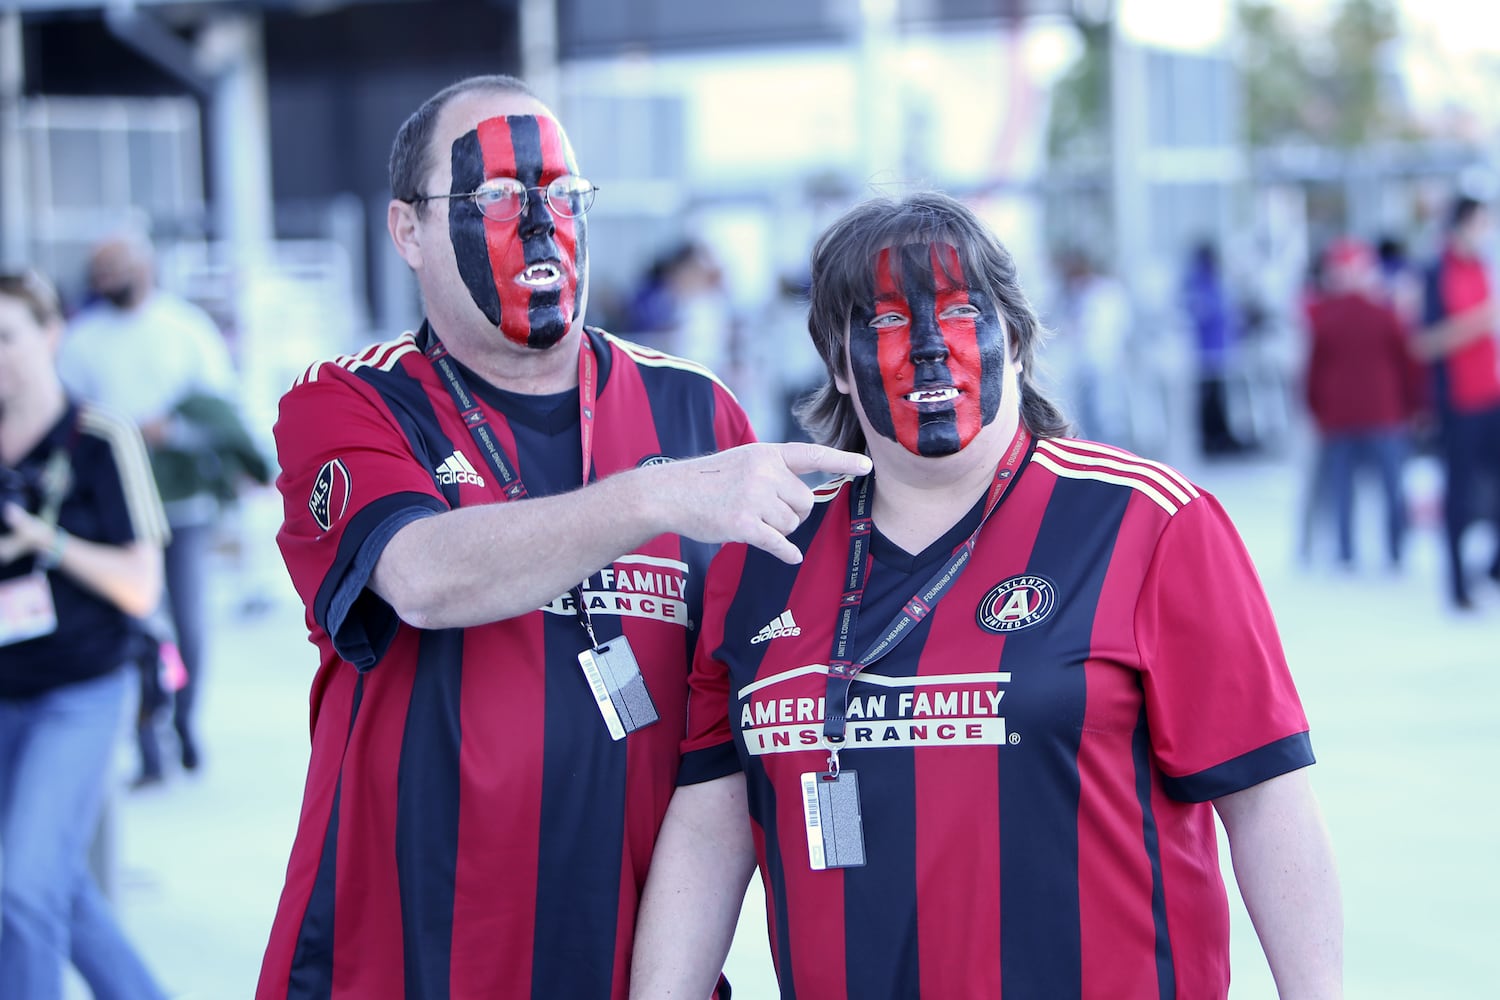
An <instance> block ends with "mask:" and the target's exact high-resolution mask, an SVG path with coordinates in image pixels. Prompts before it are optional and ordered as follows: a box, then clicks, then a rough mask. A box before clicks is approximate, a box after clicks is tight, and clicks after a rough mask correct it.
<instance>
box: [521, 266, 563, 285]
mask: <svg viewBox="0 0 1500 1000" xmlns="http://www.w3.org/2000/svg"><path fill="white" fill-rule="evenodd" d="M557 276H558V272H557V268H555V267H553V266H552V265H551V264H532V265H531V266H530V267H528V268H527V269H526V270H524V271H522V272H521V280H522V281H523V282H525V283H526V284H528V285H550V284H551V283H552V282H554V281H556V280H557Z"/></svg>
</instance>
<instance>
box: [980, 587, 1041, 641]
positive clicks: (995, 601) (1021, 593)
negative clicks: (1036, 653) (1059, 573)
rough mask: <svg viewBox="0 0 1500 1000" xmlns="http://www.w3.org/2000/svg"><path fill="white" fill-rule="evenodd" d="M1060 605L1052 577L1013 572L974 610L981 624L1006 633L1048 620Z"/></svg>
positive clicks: (984, 627)
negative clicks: (1049, 578) (1022, 574)
mask: <svg viewBox="0 0 1500 1000" xmlns="http://www.w3.org/2000/svg"><path fill="white" fill-rule="evenodd" d="M1056 607H1057V591H1056V589H1055V588H1053V586H1052V581H1050V580H1048V579H1046V578H1045V577H1040V576H1030V575H1027V576H1013V577H1011V578H1010V579H1009V580H1003V581H1001V582H1000V583H999V584H997V585H996V586H995V588H994V589H993V590H991V591H990V592H989V593H988V594H985V595H984V600H982V601H980V602H979V607H978V608H977V609H976V610H975V612H974V620H975V621H977V622H978V623H979V627H980V628H982V629H985V630H986V631H989V632H995V633H998V634H1002V635H1003V634H1004V633H1006V632H1014V631H1016V630H1017V629H1023V628H1027V627H1029V626H1031V625H1035V624H1037V623H1038V622H1043V621H1046V620H1047V619H1048V618H1049V617H1050V616H1051V615H1052V611H1053V609H1054V608H1056Z"/></svg>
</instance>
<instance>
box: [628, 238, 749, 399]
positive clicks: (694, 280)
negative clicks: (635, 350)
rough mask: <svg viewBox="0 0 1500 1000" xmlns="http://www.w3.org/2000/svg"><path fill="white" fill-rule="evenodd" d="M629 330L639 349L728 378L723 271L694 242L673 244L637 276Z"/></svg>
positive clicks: (729, 329)
mask: <svg viewBox="0 0 1500 1000" xmlns="http://www.w3.org/2000/svg"><path fill="white" fill-rule="evenodd" d="M628 316H629V328H630V330H631V332H632V334H633V335H643V336H637V339H638V340H639V341H640V342H641V343H643V344H648V345H650V346H653V347H659V348H660V349H661V350H664V351H667V352H669V353H672V354H678V355H681V356H682V357H685V358H688V359H690V360H692V361H696V362H698V363H699V364H701V365H704V366H706V367H707V368H708V369H709V370H710V371H713V372H728V371H729V370H730V368H731V366H732V363H733V360H734V351H733V346H734V345H733V343H732V340H733V334H734V316H733V310H732V308H731V305H730V302H729V296H728V292H727V289H726V288H725V284H724V269H723V267H722V266H721V265H720V264H719V261H718V259H717V258H716V257H715V256H714V252H713V250H712V249H711V248H710V247H709V246H708V245H707V244H706V243H704V242H702V241H701V240H697V239H685V240H682V241H681V242H679V243H677V244H675V245H674V246H672V247H671V248H669V249H668V250H666V251H665V252H663V253H662V254H661V255H659V256H658V257H657V258H656V259H655V260H653V261H652V263H651V266H650V267H648V268H647V269H646V272H645V273H644V274H643V275H642V276H641V279H640V283H639V285H638V286H637V288H636V290H635V292H634V293H633V294H632V296H631V299H630V309H629V314H628Z"/></svg>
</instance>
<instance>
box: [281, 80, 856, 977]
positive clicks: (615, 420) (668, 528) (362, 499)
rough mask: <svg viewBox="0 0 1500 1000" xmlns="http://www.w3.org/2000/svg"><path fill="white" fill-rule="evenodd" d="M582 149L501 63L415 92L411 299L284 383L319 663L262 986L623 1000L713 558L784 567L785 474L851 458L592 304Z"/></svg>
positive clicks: (799, 497) (287, 541)
mask: <svg viewBox="0 0 1500 1000" xmlns="http://www.w3.org/2000/svg"><path fill="white" fill-rule="evenodd" d="M581 169H582V168H581V166H580V164H579V161H578V158H577V157H576V156H575V155H574V152H573V149H572V146H571V144H570V143H569V141H568V137H567V133H566V132H565V131H564V129H563V127H562V124H561V123H560V122H559V121H558V120H557V118H556V117H555V116H554V115H553V114H552V112H551V111H550V110H549V109H548V108H547V106H546V105H545V104H543V103H542V102H541V101H539V100H538V99H537V98H536V97H535V96H534V95H532V94H531V92H530V91H529V90H528V89H527V88H526V86H525V84H523V83H522V82H521V81H519V80H515V79H513V78H510V77H476V78H472V79H468V80H463V81H460V82H459V83H457V84H454V85H453V86H451V87H449V88H447V89H446V90H444V91H442V92H440V93H439V94H437V95H436V96H434V97H433V98H431V99H430V100H429V101H428V102H427V103H426V104H425V105H424V106H423V107H422V108H420V109H419V110H418V111H417V112H416V113H415V114H413V115H412V117H411V118H410V119H408V121H407V122H406V124H405V125H404V126H403V127H402V129H401V131H400V132H399V134H398V135H397V137H396V142H395V146H394V149H393V150H392V154H391V189H392V191H391V193H392V196H393V197H392V200H391V203H390V206H389V214H388V222H389V228H390V233H391V238H392V241H393V242H394V244H395V246H396V249H397V251H398V252H399V253H400V254H401V255H402V258H403V259H404V260H405V261H406V262H407V263H408V264H409V265H410V266H411V268H412V271H413V273H414V274H415V275H416V278H417V282H418V284H419V285H420V287H421V290H422V300H423V305H424V308H425V311H426V318H425V321H424V322H423V323H422V325H421V327H420V328H419V329H417V330H416V331H413V332H410V333H407V334H404V335H402V336H400V337H398V338H396V339H394V340H392V341H390V342H387V343H384V344H376V345H373V346H371V347H369V348H368V349H366V350H364V351H362V352H360V353H358V354H354V355H349V356H347V357H343V358H338V359H335V360H332V361H328V362H324V363H320V364H317V365H314V366H313V367H312V368H311V369H309V370H308V372H307V374H306V375H305V376H304V377H303V378H301V379H299V380H298V382H297V384H296V385H295V386H294V387H293V388H292V389H291V390H290V391H289V392H288V393H287V394H286V396H285V397H283V399H282V402H281V410H280V416H279V419H278V421H277V423H276V428H275V434H276V441H277V453H278V458H279V460H280V466H281V470H282V472H281V476H280V478H279V480H278V483H277V485H278V488H279V489H280V490H281V493H282V495H283V498H284V500H285V505H286V517H285V521H284V523H283V525H282V529H281V531H280V533H279V535H278V542H279V544H280V546H281V550H282V554H283V556H284V558H285V560H286V564H287V568H288V571H289V573H290V575H291V577H292V580H293V582H294V583H295V584H296V586H297V588H298V591H299V593H300V594H301V596H302V598H303V600H304V602H305V603H306V607H307V618H308V624H309V631H310V638H311V639H312V641H313V642H314V644H315V645H316V646H317V648H318V650H319V654H320V656H321V667H320V670H319V673H318V675H317V679H316V681H315V682H314V686H313V699H312V711H313V725H312V753H311V761H310V764H309V771H308V781H307V790H306V803H305V806H304V809H303V813H302V819H301V823H300V826H299V829H298V831H297V836H296V840H295V842H294V844H293V845H292V854H291V861H290V863H289V864H288V867H287V880H286V886H285V889H284V891H283V894H282V898H281V904H280V907H279V909H278V911H277V914H276V920H275V923H274V925H273V927H272V929H271V937H270V942H269V944H268V946H267V948H266V954H265V960H264V963H263V965H262V968H261V977H260V984H259V988H258V991H257V994H256V995H257V997H258V998H260V1000H272V998H275V1000H293V998H301V997H307V996H313V995H318V996H333V997H351V998H358V1000H398V998H401V1000H422V998H429V1000H436V998H446V997H450V996H451V997H484V998H486V1000H532V998H536V1000H541V998H546V1000H554V998H564V997H566V998H580V1000H603V998H611V997H612V998H616V1000H623V998H624V996H625V993H626V990H627V988H628V978H629V960H630V954H631V946H632V942H633V931H634V918H635V911H636V904H637V902H638V900H639V897H640V890H641V886H642V885H643V884H644V882H645V875H646V867H647V865H648V864H649V863H650V860H651V851H652V848H653V846H654V844H655V838H656V831H657V829H658V827H659V826H660V824H661V820H662V816H663V814H664V813H665V811H666V806H667V802H668V801H669V799H670V797H671V794H672V788H673V778H674V776H675V775H676V772H677V764H678V759H679V755H680V742H681V736H682V732H683V729H684V727H685V725H686V703H687V675H688V666H689V659H688V658H689V654H690V651H691V649H692V646H693V636H694V635H695V633H696V631H697V629H698V627H699V623H700V622H701V621H702V615H701V598H702V588H703V574H704V572H705V570H706V569H707V566H708V561H709V558H710V557H711V556H712V554H713V552H714V551H715V546H716V544H717V543H720V542H723V541H728V540H733V541H740V542H747V543H750V544H752V545H755V546H757V547H759V548H760V549H762V550H764V551H769V552H774V553H775V554H776V557H777V558H783V559H800V558H801V552H800V551H798V549H797V548H796V547H795V546H793V545H792V544H791V543H790V542H789V541H787V538H786V535H787V534H789V533H790V532H792V531H793V530H795V529H796V527H797V525H798V524H800V523H801V520H802V518H803V517H805V516H806V515H807V513H808V512H809V511H810V510H811V509H812V507H813V495H812V491H811V490H810V489H809V488H808V487H807V486H806V484H805V483H804V482H803V480H802V478H801V477H802V476H803V475H805V474H808V473H811V472H822V473H825V474H833V475H838V474H843V473H863V472H865V471H868V469H869V466H870V461H869V459H868V458H867V457H865V456H863V455H857V454H846V453H843V452H839V451H835V450H833V449H830V448H826V447H823V446H821V445H814V444H809V443H805V442H803V443H797V444H787V445H773V444H760V443H755V441H754V435H753V434H752V432H751V430H750V427H749V423H748V421H747V419H746V416H745V413H744V411H743V410H742V409H741V408H740V406H739V404H738V402H737V401H736V400H735V399H734V397H733V396H732V395H731V394H730V392H729V391H728V390H727V389H726V388H725V387H724V386H723V384H722V383H721V382H720V381H719V380H718V379H717V378H715V377H714V375H713V374H712V373H710V372H709V371H707V370H706V369H704V368H702V367H701V366H698V365H694V364H691V363H689V362H686V361H683V360H681V359H678V358H674V357H671V356H668V355H665V354H661V353H659V352H656V351H648V350H645V349H644V348H641V347H639V346H638V345H635V344H630V343H627V342H625V341H622V340H619V339H618V338H615V337H612V336H610V335H609V334H607V333H605V332H604V331H602V330H598V329H595V328H593V327H585V325H584V312H585V308H586V304H587V299H588V270H589V269H588V264H589V254H588V251H589V244H588V214H589V210H590V209H591V207H592V206H593V204H594V197H595V194H596V187H595V185H594V184H592V183H591V182H590V181H588V180H587V179H585V177H584V175H583V174H582V173H581ZM712 989H713V984H712V983H710V985H709V986H708V987H705V988H704V990H703V991H702V993H701V994H700V995H699V996H698V997H697V998H696V1000H704V998H706V997H708V996H709V995H710V992H711V991H712Z"/></svg>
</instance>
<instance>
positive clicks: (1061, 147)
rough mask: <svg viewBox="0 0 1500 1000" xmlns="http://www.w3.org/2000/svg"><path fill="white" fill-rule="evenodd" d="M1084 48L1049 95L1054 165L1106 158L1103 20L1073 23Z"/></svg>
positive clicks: (1106, 79) (1105, 29)
mask: <svg viewBox="0 0 1500 1000" xmlns="http://www.w3.org/2000/svg"><path fill="white" fill-rule="evenodd" d="M1074 23H1075V26H1076V27H1077V28H1078V32H1079V35H1080V36H1081V37H1082V40H1083V46H1082V48H1081V50H1080V52H1079V56H1078V60H1077V61H1076V62H1075V63H1073V65H1072V67H1071V68H1070V69H1069V70H1068V72H1067V73H1066V74H1064V76H1063V77H1062V79H1060V80H1058V81H1057V83H1056V85H1055V86H1054V89H1053V91H1052V106H1051V109H1050V112H1049V114H1048V119H1047V153H1048V158H1049V159H1050V160H1051V161H1052V162H1053V163H1066V164H1069V165H1073V166H1094V165H1099V164H1102V163H1104V162H1105V159H1106V157H1107V156H1108V154H1109V110H1108V109H1109V36H1110V26H1109V23H1108V22H1107V21H1094V20H1089V19H1086V18H1078V19H1076V20H1075V22H1074Z"/></svg>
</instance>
